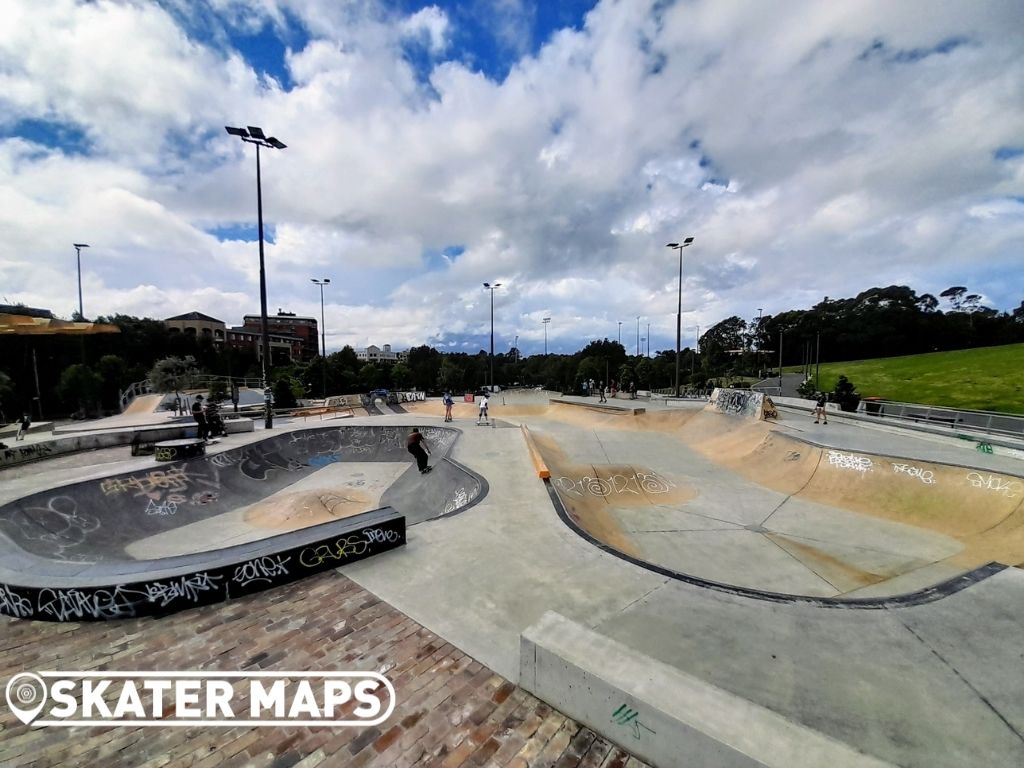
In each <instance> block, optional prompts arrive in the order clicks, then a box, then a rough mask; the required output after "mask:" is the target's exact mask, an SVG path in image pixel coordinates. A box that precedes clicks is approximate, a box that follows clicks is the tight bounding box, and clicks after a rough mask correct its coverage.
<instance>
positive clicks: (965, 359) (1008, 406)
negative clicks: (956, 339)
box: [785, 344, 1024, 413]
mask: <svg viewBox="0 0 1024 768" xmlns="http://www.w3.org/2000/svg"><path fill="white" fill-rule="evenodd" d="M785 370H787V371H790V372H795V371H799V370H800V368H786V369H785ZM812 375H813V371H812ZM841 375H842V376H846V378H848V379H849V380H850V381H852V382H853V383H854V385H855V386H856V387H857V391H858V392H860V394H861V396H862V397H872V396H874V397H884V398H886V399H887V400H901V401H903V402H907V403H924V404H926V405H943V406H948V407H950V408H969V409H974V410H982V411H1003V412H1006V413H1024V344H1007V345H1005V346H1001V347H982V348H980V349H962V350H957V351H955V352H932V353H929V354H926V355H908V356H906V357H888V358H882V359H878V360H854V361H851V362H846V363H822V366H821V381H820V385H821V389H823V390H825V391H831V390H832V389H833V388H834V387H835V385H836V381H837V380H838V378H839V377H840V376H841Z"/></svg>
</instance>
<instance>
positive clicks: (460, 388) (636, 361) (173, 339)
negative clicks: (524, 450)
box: [0, 286, 1024, 421]
mask: <svg viewBox="0 0 1024 768" xmlns="http://www.w3.org/2000/svg"><path fill="white" fill-rule="evenodd" d="M97 322H103V323H110V324H113V325H116V326H117V327H118V328H119V329H120V333H119V334H108V335H95V336H81V337H72V336H15V335H5V336H3V337H0V410H2V411H3V412H4V415H5V416H6V419H7V420H8V421H11V420H14V419H15V418H17V417H18V416H19V415H20V413H21V412H23V411H25V412H31V413H32V414H33V415H34V416H35V417H36V418H39V415H40V412H42V413H43V414H44V415H45V417H46V418H48V419H49V418H55V417H66V416H69V415H72V414H75V413H77V414H79V415H84V416H95V415H99V414H101V413H116V412H117V411H118V410H119V398H120V392H121V391H122V390H123V389H125V388H126V387H127V386H128V385H129V384H131V383H132V382H137V381H142V380H144V379H147V378H148V377H149V375H150V373H151V372H152V371H153V369H154V366H155V365H156V364H157V363H158V361H161V360H165V359H167V358H175V359H178V360H182V361H184V360H187V359H189V358H191V362H190V366H191V368H192V369H193V370H194V371H195V372H197V373H202V374H205V375H207V376H216V377H224V378H225V379H227V378H241V377H248V378H258V377H259V375H260V364H259V361H258V359H257V357H256V354H255V352H253V351H251V350H238V349H231V348H228V347H225V348H220V347H218V346H216V345H214V343H213V342H212V340H211V339H209V338H206V337H196V336H193V335H190V334H183V333H180V332H171V331H168V329H167V328H165V327H164V325H163V323H162V322H160V321H159V320H153V319H149V318H137V317H131V316H128V315H114V316H111V317H105V318H104V317H101V318H98V319H97ZM1018 342H1024V301H1022V302H1021V305H1020V306H1019V307H1017V308H1016V309H1014V310H1013V311H1012V312H1000V311H997V310H994V309H992V308H989V307H986V306H984V305H983V304H982V303H981V297H980V296H978V295H977V294H972V293H970V292H968V290H967V288H966V287H964V286H953V287H951V288H949V289H947V290H946V291H943V292H942V293H941V294H939V296H938V297H936V296H932V295H931V294H927V293H926V294H922V295H918V294H917V293H916V292H915V291H913V290H912V289H911V288H909V287H907V286H888V287H885V288H871V289H870V290H867V291H864V292H862V293H860V294H858V295H857V296H854V297H852V298H843V299H830V298H828V297H826V298H825V299H824V300H823V301H821V302H819V303H818V304H816V305H815V306H813V307H811V308H810V309H806V310H789V311H786V312H781V313H779V314H777V315H764V316H762V317H759V318H754V319H752V320H749V321H748V320H745V319H743V318H741V317H738V316H733V317H730V318H726V319H725V320H722V321H721V322H719V323H717V324H715V325H714V326H712V327H710V328H708V329H707V330H706V331H705V332H704V333H703V334H702V335H701V337H700V339H699V343H698V348H697V349H692V348H690V347H687V348H685V349H683V350H682V351H681V354H680V359H679V383H680V386H681V387H688V388H704V387H706V386H711V385H715V384H722V383H729V382H730V381H732V380H735V379H737V378H740V377H754V378H756V377H758V376H763V375H770V374H771V373H773V372H774V371H775V370H777V366H778V364H779V361H780V354H779V353H780V344H781V362H782V365H784V366H799V365H801V364H805V363H808V362H809V361H817V360H819V359H820V361H821V362H840V361H845V360H860V359H868V358H877V357H892V356H896V355H908V354H916V353H921V352H934V351H944V350H953V349H967V348H972V347H985V346H996V345H1001V344H1011V343H1018ZM490 376H491V361H490V358H489V357H488V355H487V353H486V352H485V351H484V350H480V351H479V352H477V353H476V354H467V353H464V352H441V351H439V350H437V349H435V348H433V347H431V346H428V345H422V346H418V347H414V348H412V349H410V350H409V352H408V354H407V357H406V359H405V360H404V361H402V362H399V363H395V364H380V365H378V364H375V363H367V362H363V361H360V360H359V359H358V357H357V356H356V353H355V351H354V350H353V349H352V348H351V347H345V348H344V349H342V350H341V351H339V352H335V353H333V354H331V355H328V356H327V357H326V358H321V357H317V358H315V359H313V360H311V361H309V362H294V363H289V364H287V365H277V366H274V367H273V368H272V372H271V386H272V387H273V388H274V392H275V402H276V403H277V404H278V405H279V406H281V407H286V406H287V405H289V404H290V403H292V402H294V401H295V400H297V399H298V398H303V397H307V398H319V397H323V396H324V395H325V394H327V395H342V394H352V393H357V392H368V391H370V390H373V389H380V388H387V389H399V390H406V389H419V390H424V391H427V392H428V393H437V392H443V391H445V390H450V391H452V392H453V393H460V392H465V391H474V390H477V389H479V388H481V387H484V386H486V385H488V384H489V383H493V384H497V385H499V386H502V387H508V386H514V385H520V386H543V387H546V388H548V389H553V390H561V391H569V392H571V391H579V390H581V388H582V386H583V382H589V381H590V380H593V381H594V382H599V383H604V384H606V385H607V384H608V383H609V382H615V383H616V384H617V386H619V387H620V388H623V389H624V388H626V387H628V386H629V385H630V384H631V383H632V384H635V386H636V387H637V388H638V389H667V388H670V387H673V386H674V384H675V376H676V354H675V350H674V349H670V350H659V351H657V352H656V353H654V354H653V355H651V356H649V357H648V356H645V355H630V354H628V353H627V352H626V350H625V348H624V347H623V345H622V344H620V343H619V342H617V341H610V340H608V339H597V340H593V341H591V342H589V343H588V344H587V345H586V346H585V347H583V348H582V349H580V350H579V351H578V352H575V353H573V354H548V355H543V354H537V355H531V356H529V357H521V356H520V354H519V350H517V349H514V348H513V349H511V350H509V351H508V352H501V353H498V354H495V356H494V361H493V377H494V380H493V382H491V378H490Z"/></svg>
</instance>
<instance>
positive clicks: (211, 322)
mask: <svg viewBox="0 0 1024 768" xmlns="http://www.w3.org/2000/svg"><path fill="white" fill-rule="evenodd" d="M249 318H250V316H249V315H247V316H246V320H249ZM268 320H269V318H268ZM163 322H164V327H166V328H167V329H168V330H169V331H171V332H172V333H184V334H187V335H190V336H195V337H196V338H197V339H201V338H208V339H210V340H211V341H212V342H213V344H214V346H215V347H217V348H218V349H220V348H223V347H224V346H225V345H227V346H228V347H230V348H231V349H242V350H251V351H253V352H255V353H256V357H257V359H260V360H262V359H263V354H262V352H263V345H262V343H261V340H262V332H261V326H260V319H259V316H256V324H255V326H254V327H250V326H249V325H244V326H242V327H240V328H228V327H227V326H226V325H225V324H224V322H223V321H222V320H218V319H217V318H215V317H210V316H209V315H204V314H203V313H202V312H186V313H185V314H184V315H176V316H175V317H169V318H167V319H166V320H164V321H163ZM313 323H314V328H313V331H314V334H313V339H314V343H315V341H316V321H313ZM285 327H287V326H285ZM267 329H268V333H267V338H268V340H269V342H270V354H271V361H272V363H273V364H274V365H287V364H288V363H291V362H294V361H296V360H303V359H305V357H304V355H305V353H306V342H305V340H304V339H303V338H302V337H301V336H299V335H296V334H294V333H290V332H285V333H281V332H278V331H277V329H276V327H275V326H273V325H271V324H269V323H268V325H267ZM314 354H315V352H314Z"/></svg>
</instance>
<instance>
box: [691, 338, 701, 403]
mask: <svg viewBox="0 0 1024 768" xmlns="http://www.w3.org/2000/svg"><path fill="white" fill-rule="evenodd" d="M699 349H700V326H699V325H698V326H697V342H696V344H695V346H694V348H693V354H692V355H690V388H691V389H692V388H693V360H694V358H695V357H697V351H698V350H699Z"/></svg>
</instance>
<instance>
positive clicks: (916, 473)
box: [892, 462, 935, 485]
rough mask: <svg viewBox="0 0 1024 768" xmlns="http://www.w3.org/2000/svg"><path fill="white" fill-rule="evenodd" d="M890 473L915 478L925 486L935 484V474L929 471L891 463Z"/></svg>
mask: <svg viewBox="0 0 1024 768" xmlns="http://www.w3.org/2000/svg"><path fill="white" fill-rule="evenodd" d="M892 471H893V472H895V473H897V474H904V475H909V476H910V477H914V478H917V479H918V480H920V481H921V482H922V483H924V484H925V485H933V484H934V483H935V473H934V472H932V471H931V470H930V469H921V467H915V466H912V465H910V464H897V463H896V462H893V465H892Z"/></svg>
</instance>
